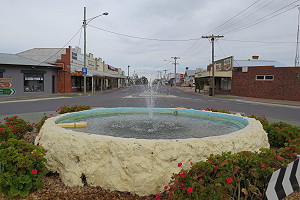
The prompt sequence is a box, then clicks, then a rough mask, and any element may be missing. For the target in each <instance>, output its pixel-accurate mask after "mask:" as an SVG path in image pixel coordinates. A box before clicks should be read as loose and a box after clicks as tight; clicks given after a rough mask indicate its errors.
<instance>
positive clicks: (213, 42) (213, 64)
mask: <svg viewBox="0 0 300 200" xmlns="http://www.w3.org/2000/svg"><path fill="white" fill-rule="evenodd" d="M222 37H224V36H223V35H203V36H202V38H210V39H211V44H212V50H211V52H212V59H211V60H212V61H211V62H212V80H211V87H212V90H211V94H209V95H210V96H215V47H214V46H215V38H222Z"/></svg>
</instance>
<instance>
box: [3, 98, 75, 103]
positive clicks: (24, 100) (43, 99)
mask: <svg viewBox="0 0 300 200" xmlns="http://www.w3.org/2000/svg"><path fill="white" fill-rule="evenodd" d="M64 98H71V97H51V98H40V99H22V100H14V101H2V102H0V104H3V103H19V102H31V101H45V100H51V99H64Z"/></svg>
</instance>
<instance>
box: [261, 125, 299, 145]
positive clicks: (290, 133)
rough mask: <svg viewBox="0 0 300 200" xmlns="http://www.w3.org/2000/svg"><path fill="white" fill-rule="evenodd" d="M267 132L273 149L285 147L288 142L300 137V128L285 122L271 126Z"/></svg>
mask: <svg viewBox="0 0 300 200" xmlns="http://www.w3.org/2000/svg"><path fill="white" fill-rule="evenodd" d="M266 132H267V133H268V138H269V143H270V146H271V147H272V148H280V147H284V146H285V144H286V143H287V142H288V141H291V140H293V139H296V138H299V137H300V127H298V126H292V125H290V124H287V123H284V122H277V123H273V124H270V125H269V126H268V127H267V129H266Z"/></svg>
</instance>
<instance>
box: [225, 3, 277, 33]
mask: <svg viewBox="0 0 300 200" xmlns="http://www.w3.org/2000/svg"><path fill="white" fill-rule="evenodd" d="M274 1H276V0H272V1H271V2H269V3H267V4H266V5H264V6H262V7H260V8H258V7H259V6H260V5H262V4H260V5H258V6H256V7H254V8H253V9H252V10H254V9H255V11H254V12H252V13H250V14H248V15H246V16H244V17H243V18H241V19H239V20H236V21H235V22H234V23H232V24H230V25H229V26H227V27H225V28H224V29H223V31H224V30H226V29H228V28H230V27H232V26H234V25H235V24H237V23H239V22H241V21H243V20H244V19H247V20H248V19H249V17H250V16H251V15H253V14H255V13H257V12H258V11H260V10H262V9H263V8H265V7H267V6H268V5H270V4H271V3H273V2H274ZM256 8H258V9H256Z"/></svg>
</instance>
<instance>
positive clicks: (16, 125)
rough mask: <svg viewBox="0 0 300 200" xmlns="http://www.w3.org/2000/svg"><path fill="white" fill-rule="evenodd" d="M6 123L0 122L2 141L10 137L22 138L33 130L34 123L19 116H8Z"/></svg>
mask: <svg viewBox="0 0 300 200" xmlns="http://www.w3.org/2000/svg"><path fill="white" fill-rule="evenodd" d="M4 120H5V123H4V124H0V141H6V140H8V139H9V138H15V139H22V138H23V136H24V134H25V133H28V132H31V131H33V125H32V124H31V123H30V122H26V121H24V120H23V119H20V118H18V116H13V117H7V118H5V119H4Z"/></svg>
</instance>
